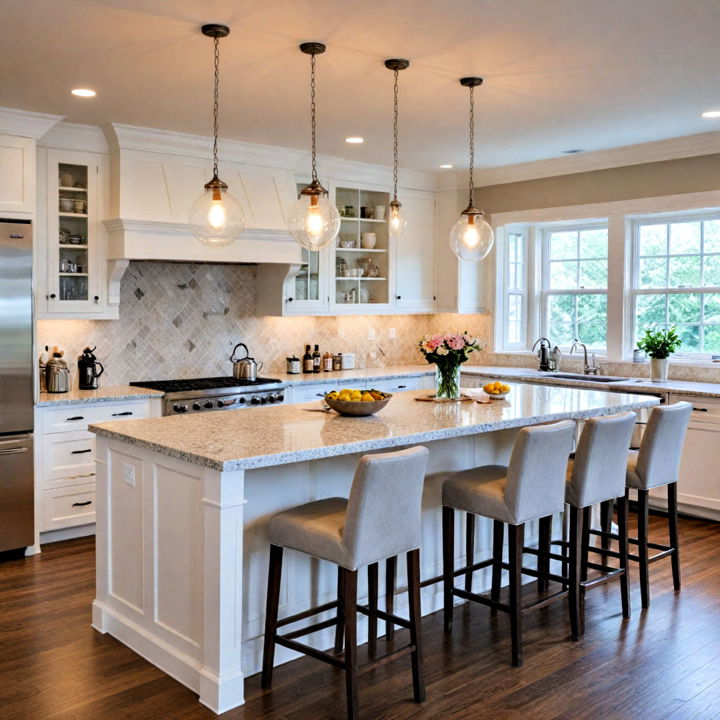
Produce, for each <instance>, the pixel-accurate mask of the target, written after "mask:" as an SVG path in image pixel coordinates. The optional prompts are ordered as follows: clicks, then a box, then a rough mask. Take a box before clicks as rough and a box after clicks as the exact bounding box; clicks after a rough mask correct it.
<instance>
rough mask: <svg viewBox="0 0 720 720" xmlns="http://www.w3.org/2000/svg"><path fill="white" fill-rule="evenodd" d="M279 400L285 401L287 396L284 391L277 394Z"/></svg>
mask: <svg viewBox="0 0 720 720" xmlns="http://www.w3.org/2000/svg"><path fill="white" fill-rule="evenodd" d="M277 401H278V402H285V396H284V395H283V394H282V393H278V395H277Z"/></svg>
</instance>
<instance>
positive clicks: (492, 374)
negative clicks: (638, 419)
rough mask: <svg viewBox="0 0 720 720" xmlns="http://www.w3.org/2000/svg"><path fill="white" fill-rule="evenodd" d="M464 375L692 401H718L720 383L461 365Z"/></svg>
mask: <svg viewBox="0 0 720 720" xmlns="http://www.w3.org/2000/svg"><path fill="white" fill-rule="evenodd" d="M462 371H463V373H466V374H468V375H477V376H480V377H487V378H498V379H502V378H506V379H508V380H510V379H514V378H517V379H521V380H522V381H523V382H528V383H542V384H544V385H548V384H549V385H562V386H564V387H576V388H588V389H593V390H601V389H606V390H612V392H617V391H624V392H630V393H658V392H659V393H663V392H665V393H666V392H674V393H678V394H682V395H692V396H693V397H720V383H710V382H707V383H706V382H693V381H690V380H668V381H667V382H662V383H656V382H652V381H651V380H649V379H648V378H629V379H627V380H618V381H616V382H611V383H606V382H593V381H592V375H588V376H587V377H588V379H587V380H569V379H567V378H558V377H554V375H555V374H554V373H551V372H540V371H539V370H534V369H533V368H518V367H490V366H484V365H463V369H462Z"/></svg>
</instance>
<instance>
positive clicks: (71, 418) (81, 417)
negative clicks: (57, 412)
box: [65, 415, 85, 422]
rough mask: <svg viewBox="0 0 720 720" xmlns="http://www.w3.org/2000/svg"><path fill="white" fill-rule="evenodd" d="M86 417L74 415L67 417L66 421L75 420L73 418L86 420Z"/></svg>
mask: <svg viewBox="0 0 720 720" xmlns="http://www.w3.org/2000/svg"><path fill="white" fill-rule="evenodd" d="M84 419H85V418H84V417H83V416H82V415H75V416H73V417H70V418H66V419H65V422H71V421H73V420H84Z"/></svg>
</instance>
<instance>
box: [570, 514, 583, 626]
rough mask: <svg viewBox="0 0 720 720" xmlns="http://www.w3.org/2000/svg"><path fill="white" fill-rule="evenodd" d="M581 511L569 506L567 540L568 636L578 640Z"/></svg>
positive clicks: (581, 548)
mask: <svg viewBox="0 0 720 720" xmlns="http://www.w3.org/2000/svg"><path fill="white" fill-rule="evenodd" d="M583 515H584V513H583V511H582V508H577V507H575V506H573V505H571V506H570V532H569V538H568V551H567V557H568V564H569V568H568V572H569V578H568V579H569V580H570V587H569V603H570V635H571V637H572V639H573V640H579V639H580V634H581V626H580V572H581V565H582V559H581V553H582V552H583V551H584V548H583Z"/></svg>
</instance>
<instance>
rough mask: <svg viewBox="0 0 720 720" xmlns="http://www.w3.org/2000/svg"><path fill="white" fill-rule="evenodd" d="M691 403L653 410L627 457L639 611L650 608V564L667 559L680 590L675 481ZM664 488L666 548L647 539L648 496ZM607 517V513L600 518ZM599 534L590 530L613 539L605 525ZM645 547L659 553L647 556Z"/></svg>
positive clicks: (674, 584)
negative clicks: (635, 525) (634, 496)
mask: <svg viewBox="0 0 720 720" xmlns="http://www.w3.org/2000/svg"><path fill="white" fill-rule="evenodd" d="M691 413H692V404H691V403H689V402H677V403H675V404H673V405H665V406H661V407H654V408H653V409H652V411H651V413H650V417H649V418H648V421H647V425H646V426H645V432H644V433H643V437H642V441H641V443H640V449H639V450H632V451H630V454H629V455H628V458H627V475H626V484H627V488H628V490H637V513H638V536H637V538H632V537H631V538H629V542H630V544H632V545H637V548H638V552H637V555H636V554H634V553H630V555H629V557H630V559H631V560H633V561H635V562H637V563H638V564H639V566H640V596H641V599H642V606H643V608H649V607H650V573H649V570H650V563H653V562H655V561H656V560H661V559H662V558H665V557H668V556H670V559H671V562H672V574H673V586H674V587H675V590H676V591H677V590H680V548H679V540H678V526H677V481H678V471H679V469H680V458H681V455H682V448H683V443H684V442H685V432H686V431H687V426H688V423H689V422H690V415H691ZM662 486H667V505H668V534H669V538H670V542H669V545H663V544H660V543H655V542H650V541H649V539H648V496H649V491H650V490H652V489H653V488H657V487H662ZM608 516H609V513H608V512H607V510H605V511H604V512H603V518H604V519H606V518H607V517H608ZM605 522H606V523H607V525H606V526H605V527H603V529H602V530H601V531H593V533H594V534H596V535H601V536H602V537H603V539H606V538H615V537H617V536H616V534H615V533H611V532H610V528H609V527H608V525H609V523H608V522H607V520H605ZM649 548H652V549H653V550H659V551H660V552H658V553H656V554H655V555H652V556H650V555H649Z"/></svg>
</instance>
